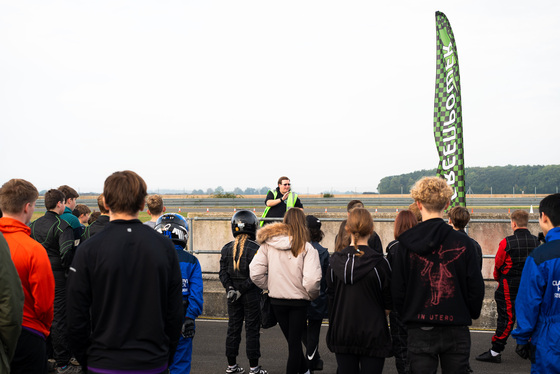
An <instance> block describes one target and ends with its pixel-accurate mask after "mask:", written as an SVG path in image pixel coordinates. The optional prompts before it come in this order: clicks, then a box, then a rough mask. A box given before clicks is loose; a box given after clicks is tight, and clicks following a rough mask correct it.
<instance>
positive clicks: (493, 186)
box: [377, 165, 560, 194]
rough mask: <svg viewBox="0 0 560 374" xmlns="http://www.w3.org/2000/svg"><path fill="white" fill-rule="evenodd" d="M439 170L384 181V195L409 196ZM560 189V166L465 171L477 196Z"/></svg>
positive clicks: (381, 188)
mask: <svg viewBox="0 0 560 374" xmlns="http://www.w3.org/2000/svg"><path fill="white" fill-rule="evenodd" d="M435 174H436V169H430V170H419V171H414V172H412V173H407V174H401V175H393V176H389V177H385V178H383V179H381V181H380V182H379V185H378V186H377V190H378V191H379V193H380V194H400V193H401V192H402V193H405V194H406V193H409V191H410V188H411V187H412V185H413V184H414V183H415V182H416V181H417V180H418V179H420V178H422V177H424V176H434V175H435ZM559 188H560V165H522V166H515V165H507V166H487V167H470V168H466V169H465V189H466V191H468V192H469V193H474V194H511V193H515V194H521V193H523V192H524V193H525V194H532V193H535V190H536V193H538V194H550V193H556V192H558V189H559Z"/></svg>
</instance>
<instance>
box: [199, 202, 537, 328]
mask: <svg viewBox="0 0 560 374" xmlns="http://www.w3.org/2000/svg"><path fill="white" fill-rule="evenodd" d="M396 214H397V213H396V212H395V213H390V214H388V213H374V214H373V216H374V226H375V231H376V232H377V233H378V235H379V237H380V238H381V242H382V243H383V246H384V247H387V245H388V244H389V242H391V241H392V240H393V225H394V223H393V220H394V218H395V216H396ZM315 215H316V216H317V217H319V218H320V219H323V221H322V230H323V232H324V233H325V238H324V239H323V241H322V242H321V244H322V245H323V246H325V247H327V248H328V249H329V251H330V252H332V251H333V249H334V238H335V236H336V233H337V232H338V228H339V226H340V222H341V221H342V220H343V219H345V218H346V214H345V213H324V214H315ZM194 217H196V218H194ZM188 218H191V219H192V220H191V232H192V249H194V251H195V255H196V256H197V257H198V259H199V261H200V263H201V266H202V271H203V276H204V297H205V303H204V312H203V314H204V315H206V316H214V317H226V316H227V307H226V300H225V292H224V289H223V287H222V285H221V283H220V281H219V279H218V275H217V273H218V271H219V267H220V265H219V260H220V250H221V248H222V247H223V246H224V245H225V244H226V243H228V242H229V241H231V240H233V236H232V234H231V226H230V221H229V220H230V219H231V215H225V214H220V213H206V214H200V213H191V214H189V215H188ZM376 219H377V221H376ZM472 219H473V220H474V221H473V222H472V223H471V224H470V225H469V227H468V232H469V235H470V236H472V237H473V238H474V239H475V240H477V241H478V242H479V243H480V245H481V247H482V251H483V254H484V255H495V254H496V251H497V249H498V245H499V243H500V241H501V240H502V239H503V238H504V237H505V236H508V235H511V233H512V231H511V227H510V224H509V218H508V215H507V214H476V213H474V214H472ZM497 219H502V220H508V221H507V222H476V221H477V220H497ZM530 219H531V221H536V220H538V215H537V214H531V215H530ZM381 220H390V222H384V221H383V222H382V221H381ZM529 230H530V231H531V232H532V233H533V234H535V235H536V234H537V233H538V232H539V231H540V228H539V225H538V223H536V222H531V223H530V224H529ZM208 252H212V253H208ZM493 269H494V259H491V258H485V259H484V261H483V270H482V274H483V277H484V279H485V281H486V294H485V301H484V306H483V311H482V315H481V318H479V319H478V320H477V321H475V323H474V326H476V327H480V328H488V329H495V327H496V304H495V302H494V291H495V289H496V285H497V283H496V282H495V281H494V280H493Z"/></svg>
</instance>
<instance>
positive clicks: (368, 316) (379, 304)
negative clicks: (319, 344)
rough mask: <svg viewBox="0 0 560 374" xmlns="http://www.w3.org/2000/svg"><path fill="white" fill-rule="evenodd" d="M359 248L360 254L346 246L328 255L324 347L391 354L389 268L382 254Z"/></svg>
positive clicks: (374, 354) (338, 350) (366, 353)
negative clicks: (327, 323) (327, 328)
mask: <svg viewBox="0 0 560 374" xmlns="http://www.w3.org/2000/svg"><path fill="white" fill-rule="evenodd" d="M359 249H360V252H363V255H361V256H357V255H356V250H355V249H354V247H346V248H345V249H343V250H342V251H340V252H335V253H333V254H332V256H331V258H330V266H329V270H328V272H327V287H328V291H327V292H328V295H329V330H328V332H327V346H328V347H329V349H330V350H331V351H332V352H334V353H342V354H356V355H365V356H372V357H390V356H391V336H390V333H389V328H388V326H387V317H386V315H385V310H390V309H391V308H392V305H391V268H390V266H389V263H388V262H387V260H386V259H385V258H383V255H382V254H380V253H378V252H376V251H375V250H373V249H371V248H370V247H367V246H359Z"/></svg>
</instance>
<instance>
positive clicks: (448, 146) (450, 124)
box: [434, 12, 465, 207]
mask: <svg viewBox="0 0 560 374" xmlns="http://www.w3.org/2000/svg"><path fill="white" fill-rule="evenodd" d="M436 31H437V32H436V34H437V38H436V39H437V62H436V94H435V104H434V136H435V140H436V147H437V150H438V154H439V164H438V168H437V175H438V176H440V177H442V178H445V179H446V180H447V183H448V184H449V186H450V187H451V188H453V192H454V193H453V197H452V198H451V207H454V206H457V205H460V206H465V162H464V152H463V120H462V110H461V83H460V78H459V59H458V55H457V48H456V45H455V37H454V36H453V30H451V25H450V24H449V21H448V20H447V17H446V16H445V14H443V13H441V12H436Z"/></svg>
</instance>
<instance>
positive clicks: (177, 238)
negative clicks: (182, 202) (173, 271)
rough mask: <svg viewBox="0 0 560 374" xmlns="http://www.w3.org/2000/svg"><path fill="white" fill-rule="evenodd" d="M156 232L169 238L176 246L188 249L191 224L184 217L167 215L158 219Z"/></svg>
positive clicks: (175, 214) (173, 214)
mask: <svg viewBox="0 0 560 374" xmlns="http://www.w3.org/2000/svg"><path fill="white" fill-rule="evenodd" d="M155 230H156V231H157V232H159V233H160V234H163V235H165V236H167V237H168V238H169V239H171V240H172V241H173V243H174V244H176V245H179V246H181V247H182V248H187V242H188V240H189V224H188V223H187V220H186V219H185V218H183V216H182V215H180V214H177V213H166V214H164V215H162V216H161V217H159V218H158V220H157V222H156V227H155Z"/></svg>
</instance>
